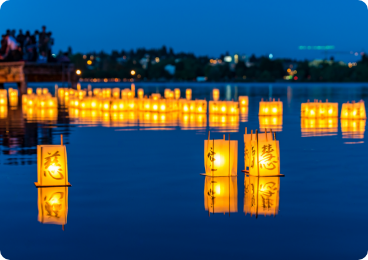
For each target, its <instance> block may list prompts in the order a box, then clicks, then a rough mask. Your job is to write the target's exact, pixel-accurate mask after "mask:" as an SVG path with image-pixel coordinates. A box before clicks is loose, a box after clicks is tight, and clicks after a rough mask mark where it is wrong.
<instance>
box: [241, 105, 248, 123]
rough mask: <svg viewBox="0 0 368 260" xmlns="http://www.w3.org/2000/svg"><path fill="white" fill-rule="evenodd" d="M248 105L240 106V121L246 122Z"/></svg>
mask: <svg viewBox="0 0 368 260" xmlns="http://www.w3.org/2000/svg"><path fill="white" fill-rule="evenodd" d="M248 112H249V109H248V107H240V109H239V113H240V122H248Z"/></svg>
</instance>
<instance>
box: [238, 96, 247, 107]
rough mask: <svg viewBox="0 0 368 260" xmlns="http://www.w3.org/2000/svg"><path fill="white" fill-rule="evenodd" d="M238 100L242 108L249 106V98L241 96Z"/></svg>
mask: <svg viewBox="0 0 368 260" xmlns="http://www.w3.org/2000/svg"><path fill="white" fill-rule="evenodd" d="M238 100H239V106H240V107H247V106H248V105H249V98H248V96H239V98H238Z"/></svg>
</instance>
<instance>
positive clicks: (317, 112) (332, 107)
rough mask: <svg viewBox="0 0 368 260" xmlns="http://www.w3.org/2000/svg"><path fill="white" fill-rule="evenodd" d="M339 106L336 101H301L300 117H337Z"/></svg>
mask: <svg viewBox="0 0 368 260" xmlns="http://www.w3.org/2000/svg"><path fill="white" fill-rule="evenodd" d="M338 112H339V107H338V103H331V102H328V100H326V102H325V103H322V102H317V100H315V102H309V100H308V103H302V106H301V117H307V118H313V117H314V118H316V117H338Z"/></svg>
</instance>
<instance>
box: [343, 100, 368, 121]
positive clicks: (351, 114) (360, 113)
mask: <svg viewBox="0 0 368 260" xmlns="http://www.w3.org/2000/svg"><path fill="white" fill-rule="evenodd" d="M366 118H367V116H366V112H365V105H364V101H363V100H361V101H360V102H358V103H355V102H354V101H353V102H352V103H349V102H348V103H344V104H342V109H341V119H366Z"/></svg>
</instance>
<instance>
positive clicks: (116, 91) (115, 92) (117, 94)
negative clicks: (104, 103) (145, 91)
mask: <svg viewBox="0 0 368 260" xmlns="http://www.w3.org/2000/svg"><path fill="white" fill-rule="evenodd" d="M112 97H113V98H116V99H118V98H120V88H113V89H112Z"/></svg>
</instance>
